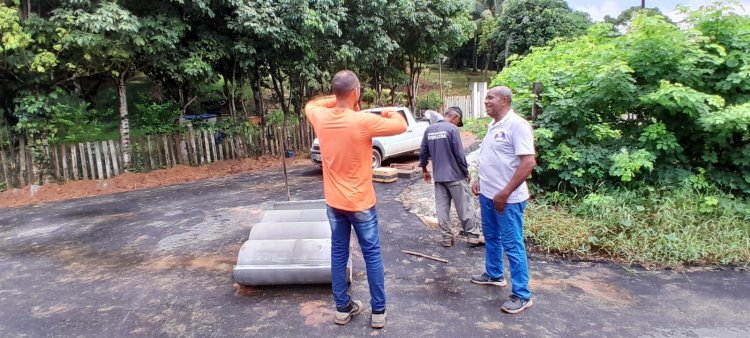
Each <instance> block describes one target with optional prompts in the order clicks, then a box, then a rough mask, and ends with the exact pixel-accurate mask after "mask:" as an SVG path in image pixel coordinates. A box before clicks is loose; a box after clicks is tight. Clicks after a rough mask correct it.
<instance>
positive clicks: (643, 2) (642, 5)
mask: <svg viewBox="0 0 750 338" xmlns="http://www.w3.org/2000/svg"><path fill="white" fill-rule="evenodd" d="M641 9H646V0H641Z"/></svg>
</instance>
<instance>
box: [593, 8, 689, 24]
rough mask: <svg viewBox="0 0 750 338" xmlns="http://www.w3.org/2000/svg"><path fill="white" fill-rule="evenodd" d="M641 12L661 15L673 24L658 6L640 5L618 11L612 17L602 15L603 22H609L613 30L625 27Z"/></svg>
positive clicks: (649, 14)
mask: <svg viewBox="0 0 750 338" xmlns="http://www.w3.org/2000/svg"><path fill="white" fill-rule="evenodd" d="M641 13H645V15H648V16H657V15H658V16H661V17H663V18H664V21H666V22H668V23H671V24H674V22H672V20H670V19H669V18H668V17H666V16H665V15H664V14H663V13H662V12H661V11H660V10H659V9H658V8H656V7H654V8H645V9H644V8H641V6H633V7H630V8H628V9H626V10H624V11H622V13H620V15H618V16H617V17H615V18H613V17H611V16H609V15H605V16H604V22H606V23H609V24H611V25H612V27H614V28H615V30H618V29H624V28H625V27H627V26H628V25H630V22H631V21H632V20H633V19H634V18H635V17H636V16H637V15H638V14H641Z"/></svg>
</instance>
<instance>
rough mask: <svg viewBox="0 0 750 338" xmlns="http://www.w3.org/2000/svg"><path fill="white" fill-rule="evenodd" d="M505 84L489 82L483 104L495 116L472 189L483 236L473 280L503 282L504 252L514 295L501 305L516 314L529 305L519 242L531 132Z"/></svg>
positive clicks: (529, 166) (523, 252) (531, 167)
mask: <svg viewBox="0 0 750 338" xmlns="http://www.w3.org/2000/svg"><path fill="white" fill-rule="evenodd" d="M512 100H513V93H512V92H511V90H510V89H509V88H508V87H493V88H491V89H490V90H489V91H488V92H487V96H486V97H485V99H484V105H485V107H486V108H487V115H489V116H490V117H492V118H493V121H492V122H491V123H490V125H489V129H488V131H487V135H485V137H484V139H483V140H482V146H481V148H480V154H479V181H477V182H476V183H474V185H473V186H472V191H473V192H474V194H477V195H480V196H479V203H480V209H481V211H482V231H483V232H484V239H485V245H486V246H485V270H486V271H485V272H484V273H482V274H481V275H472V276H471V281H472V282H474V283H477V284H485V285H495V286H505V285H506V284H507V283H506V281H505V273H504V271H503V251H505V255H506V256H508V263H509V266H510V278H511V282H512V283H513V289H512V292H513V294H512V295H511V296H510V299H509V300H508V301H506V302H505V303H503V305H502V307H501V310H503V311H505V312H508V313H518V312H521V311H523V310H525V309H526V308H528V307H529V306H531V304H533V301H532V299H531V292H530V291H529V266H528V261H527V259H526V247H525V246H524V243H523V211H524V208H526V200H528V199H529V189H528V187H527V186H526V179H527V178H528V177H529V175H531V171H532V170H534V166H536V160H535V159H534V132H533V130H532V129H531V125H530V124H529V122H527V121H526V120H524V119H523V118H522V117H520V116H518V115H517V114H516V113H515V112H513V109H512V108H511V102H512Z"/></svg>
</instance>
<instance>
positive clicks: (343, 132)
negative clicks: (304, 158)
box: [305, 95, 406, 211]
mask: <svg viewBox="0 0 750 338" xmlns="http://www.w3.org/2000/svg"><path fill="white" fill-rule="evenodd" d="M305 115H307V119H308V120H309V121H310V124H312V126H313V128H314V129H315V134H316V135H318V140H319V141H320V155H321V156H322V159H323V161H322V162H323V193H324V195H325V199H326V203H327V204H328V205H329V206H331V207H333V208H336V209H340V210H346V211H364V210H367V209H369V208H372V207H373V206H374V205H375V188H374V187H373V186H372V138H373V137H376V136H389V135H397V134H401V133H403V132H405V131H406V121H405V120H404V118H403V117H401V115H399V114H397V113H393V112H383V113H382V114H381V115H376V114H372V113H367V112H358V111H354V110H351V109H346V108H336V97H335V96H333V95H331V96H325V97H321V98H317V99H313V100H310V101H309V102H307V104H306V105H305Z"/></svg>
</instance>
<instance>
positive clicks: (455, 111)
mask: <svg viewBox="0 0 750 338" xmlns="http://www.w3.org/2000/svg"><path fill="white" fill-rule="evenodd" d="M445 112H446V113H448V112H452V113H453V114H457V115H458V116H460V117H463V116H464V112H463V111H461V108H459V107H448V109H446V110H445Z"/></svg>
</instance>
